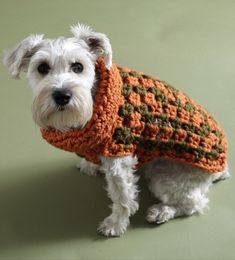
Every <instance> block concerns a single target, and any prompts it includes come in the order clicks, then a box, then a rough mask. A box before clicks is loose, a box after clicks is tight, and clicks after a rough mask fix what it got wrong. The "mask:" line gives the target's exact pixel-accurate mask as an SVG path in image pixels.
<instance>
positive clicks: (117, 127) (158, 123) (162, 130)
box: [41, 59, 227, 173]
mask: <svg viewBox="0 0 235 260" xmlns="http://www.w3.org/2000/svg"><path fill="white" fill-rule="evenodd" d="M97 69H98V71H99V74H100V81H99V85H98V88H97V90H96V96H95V100H94V108H93V116H92V119H91V120H90V121H89V122H88V123H87V125H86V126H85V127H84V128H83V129H73V130H71V131H69V132H59V131H56V130H53V129H41V133H42V136H43V138H44V139H46V140H47V142H49V143H50V144H52V145H53V146H55V147H57V148H61V149H64V150H66V151H70V152H75V153H76V154H78V155H79V156H81V157H85V158H86V159H87V160H88V161H91V162H93V163H96V164H100V160H99V156H108V157H117V156H127V155H131V154H134V155H137V158H138V162H139V163H138V165H137V167H138V168H140V167H141V166H143V165H144V164H145V163H147V162H149V161H151V160H153V159H155V158H165V159H172V160H177V161H180V162H182V163H187V164H191V165H193V166H195V167H199V168H201V169H204V170H206V171H208V172H211V173H213V172H219V171H223V170H224V168H225V164H226V152H227V141H226V137H225V135H224V132H223V130H222V129H221V128H220V126H219V125H218V123H217V122H216V121H215V120H214V119H213V117H212V116H211V115H210V114H209V113H208V111H207V110H206V109H204V108H203V107H201V106H200V105H199V104H197V103H196V102H195V101H194V100H192V99H191V98H189V97H188V96H187V95H185V94H184V93H182V92H181V91H179V90H177V89H175V88H174V87H172V86H170V85H169V84H167V83H166V82H163V81H161V80H159V79H156V78H153V77H150V76H147V75H145V74H143V73H139V72H136V71H133V70H130V69H125V68H121V67H117V66H116V65H115V64H113V66H112V68H111V69H110V70H107V69H106V68H105V64H104V61H103V60H102V59H100V60H98V62H97Z"/></svg>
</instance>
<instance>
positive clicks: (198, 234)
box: [0, 0, 235, 260]
mask: <svg viewBox="0 0 235 260" xmlns="http://www.w3.org/2000/svg"><path fill="white" fill-rule="evenodd" d="M0 21H1V22H0V35H1V36H0V50H1V52H2V51H3V50H4V49H7V48H11V47H13V46H14V45H15V44H16V43H17V42H19V41H20V40H22V39H24V38H25V37H26V36H28V35H29V34H31V33H45V34H46V37H57V36H60V35H69V26H70V25H71V24H74V23H77V22H78V21H79V22H83V23H86V24H89V25H91V26H92V27H93V28H94V29H95V30H97V31H100V32H104V33H106V34H107V35H108V36H109V38H110V39H111V43H112V47H113V54H114V59H115V61H116V63H118V64H120V65H123V66H126V67H130V68H133V69H136V70H140V71H144V72H146V73H147V74H150V75H155V76H159V77H160V78H161V79H164V80H166V81H167V82H169V83H170V84H173V85H175V86H177V87H178V88H180V89H181V90H183V91H184V92H186V93H187V94H188V95H190V96H191V97H193V98H194V99H196V100H197V101H198V102H199V103H201V104H203V105H204V106H205V107H207V108H208V110H209V111H211V112H212V114H213V115H214V116H215V117H216V118H217V120H218V121H219V122H220V123H221V125H222V126H223V127H224V129H225V131H226V133H227V135H228V139H229V144H230V147H229V164H230V168H231V172H232V175H233V169H234V165H235V163H234V160H233V152H234V143H235V135H234V133H235V117H234V112H235V104H234V100H235V1H232V0H231V1H228V0H220V1H219V0H218V1H217V0H214V1H213V0H194V1H193V0H151V1H148V0H146V1H143V0H142V1H137V0H136V1H127V0H126V1H121V0H119V1H111V0H109V1H108V0H98V1H91V0H54V1H49V0H40V1H38V0H37V1H30V0H19V1H18V0H6V1H5V0H1V1H0ZM0 79H1V86H0V112H1V113H0V115H1V120H0V259H3V260H7V259H15V260H21V259H22V260H27V259H29V260H41V259H48V260H50V259H55V260H60V259H63V260H70V259H81V260H83V259H101V260H105V259H146V260H147V259H235V188H234V184H235V180H234V178H231V179H229V180H227V181H223V182H220V183H217V184H216V185H214V186H213V187H212V188H211V190H210V194H209V195H210V210H209V211H208V213H207V214H206V215H205V216H200V217H199V216H192V217H190V218H179V219H175V220H172V221H170V222H169V223H167V224H164V225H160V226H155V225H149V224H147V223H146V222H145V220H144V217H145V212H146V209H147V207H148V206H150V205H151V204H152V203H154V199H153V198H152V197H151V195H150V194H149V192H148V190H147V188H146V182H145V181H144V180H141V182H140V186H141V195H140V202H141V206H140V210H139V212H138V213H137V214H136V215H135V216H134V217H133V218H132V219H131V226H130V227H129V228H128V231H127V233H126V234H125V235H124V236H122V237H121V238H113V239H106V238H104V237H102V236H100V235H98V234H97V233H96V227H97V224H98V223H99V222H100V221H102V219H103V218H104V217H105V216H107V215H108V213H109V209H108V205H109V204H110V201H109V200H108V199H107V196H106V192H105V190H104V186H105V182H104V180H103V179H102V178H92V177H88V176H85V175H82V174H81V173H79V171H78V170H77V169H76V168H75V164H76V163H77V162H78V158H77V157H76V156H74V155H73V154H70V153H66V152H63V151H60V150H57V149H54V148H53V147H51V146H49V145H48V144H46V143H45V142H44V141H43V140H42V138H41V137H40V133H39V129H38V128H37V127H36V125H35V124H34V122H33V120H32V116H31V90H30V88H29V87H28V84H27V81H26V79H25V76H22V80H15V81H14V80H11V79H10V77H9V75H8V73H7V71H6V69H5V68H4V67H3V66H2V64H0Z"/></svg>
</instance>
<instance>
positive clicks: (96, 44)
mask: <svg viewBox="0 0 235 260" xmlns="http://www.w3.org/2000/svg"><path fill="white" fill-rule="evenodd" d="M71 32H72V34H73V35H74V36H75V38H77V39H78V40H83V41H85V42H86V44H87V45H88V47H89V49H90V51H91V52H92V53H94V54H95V56H96V58H98V57H100V56H103V57H104V61H105V66H106V68H107V69H110V68H111V66H112V48H111V44H110V42H109V39H108V37H107V36H106V35H105V34H103V33H98V32H93V31H92V29H91V28H90V27H89V26H86V25H83V24H78V25H75V26H71Z"/></svg>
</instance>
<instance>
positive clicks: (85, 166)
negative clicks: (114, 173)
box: [76, 159, 99, 176]
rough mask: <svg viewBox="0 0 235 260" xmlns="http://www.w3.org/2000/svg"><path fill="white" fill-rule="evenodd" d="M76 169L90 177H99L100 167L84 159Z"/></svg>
mask: <svg viewBox="0 0 235 260" xmlns="http://www.w3.org/2000/svg"><path fill="white" fill-rule="evenodd" d="M76 167H77V168H78V169H79V170H80V171H81V172H82V173H85V174H87V175H88V176H97V175H98V171H99V165H96V164H94V163H91V162H88V161H87V160H86V159H82V160H81V162H80V163H79V164H77V165H76Z"/></svg>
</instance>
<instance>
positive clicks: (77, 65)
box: [71, 62, 83, 73]
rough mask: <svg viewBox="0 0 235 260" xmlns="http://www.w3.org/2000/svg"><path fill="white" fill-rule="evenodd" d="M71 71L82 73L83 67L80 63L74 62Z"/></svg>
mask: <svg viewBox="0 0 235 260" xmlns="http://www.w3.org/2000/svg"><path fill="white" fill-rule="evenodd" d="M71 70H72V71H73V72H74V73H81V72H82V71H83V65H82V64H81V63H80V62H74V63H72V65H71Z"/></svg>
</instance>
